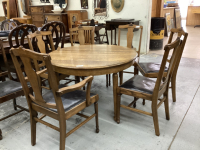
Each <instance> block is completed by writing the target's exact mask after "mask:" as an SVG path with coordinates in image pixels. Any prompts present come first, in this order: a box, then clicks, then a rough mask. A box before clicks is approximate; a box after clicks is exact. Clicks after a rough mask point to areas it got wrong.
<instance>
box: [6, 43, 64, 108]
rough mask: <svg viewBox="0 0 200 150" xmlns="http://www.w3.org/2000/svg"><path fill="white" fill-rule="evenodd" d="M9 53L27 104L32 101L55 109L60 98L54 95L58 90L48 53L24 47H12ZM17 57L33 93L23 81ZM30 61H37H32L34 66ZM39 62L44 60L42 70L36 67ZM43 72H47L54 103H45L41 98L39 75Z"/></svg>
mask: <svg viewBox="0 0 200 150" xmlns="http://www.w3.org/2000/svg"><path fill="white" fill-rule="evenodd" d="M10 53H11V56H12V60H13V62H14V65H15V68H16V70H17V74H18V77H19V79H20V82H21V84H22V86H23V90H24V93H25V95H26V98H27V101H28V103H29V106H30V105H31V104H32V102H34V103H36V104H39V105H41V106H43V107H47V108H53V109H57V107H56V105H57V102H58V101H57V100H59V102H61V99H59V98H60V97H59V96H56V93H55V92H56V91H58V83H57V80H56V75H55V72H54V71H53V67H52V64H51V57H50V56H49V55H48V54H43V53H37V52H34V51H32V50H27V49H24V48H22V47H19V48H12V49H11V50H10ZM18 58H20V59H21V61H22V63H23V65H24V70H25V73H26V75H27V77H28V81H29V82H30V85H31V87H32V89H33V92H34V95H33V94H32V93H31V91H30V90H29V88H28V85H27V83H26V81H25V78H24V75H23V73H22V70H21V68H20V64H19V59H18ZM32 62H37V64H36V63H34V66H33V63H32ZM39 62H44V63H45V66H46V68H45V69H43V70H40V69H39V68H38V65H39V64H38V63H39ZM44 72H47V73H48V80H49V82H50V85H51V89H52V92H53V95H54V98H55V101H56V104H49V103H46V101H45V100H44V99H43V96H42V90H41V88H42V87H41V77H40V75H41V74H43V73H44ZM59 102H58V103H59Z"/></svg>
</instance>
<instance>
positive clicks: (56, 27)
mask: <svg viewBox="0 0 200 150" xmlns="http://www.w3.org/2000/svg"><path fill="white" fill-rule="evenodd" d="M41 31H51V33H52V37H53V42H54V47H55V50H57V49H58V47H59V44H61V48H64V43H65V35H66V29H65V25H64V24H63V23H62V22H60V21H52V22H49V23H46V24H44V25H43V26H42V28H41ZM45 41H46V42H45V43H49V39H48V36H47V37H46V39H45ZM46 47H47V46H46ZM47 53H48V50H47Z"/></svg>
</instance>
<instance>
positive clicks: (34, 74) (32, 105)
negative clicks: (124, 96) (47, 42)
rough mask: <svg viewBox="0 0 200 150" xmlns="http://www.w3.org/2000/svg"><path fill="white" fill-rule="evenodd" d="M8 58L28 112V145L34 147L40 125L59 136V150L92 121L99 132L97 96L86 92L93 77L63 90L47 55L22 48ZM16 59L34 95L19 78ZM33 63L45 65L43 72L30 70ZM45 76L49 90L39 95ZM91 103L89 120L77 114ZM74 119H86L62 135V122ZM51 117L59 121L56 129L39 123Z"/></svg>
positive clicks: (19, 73)
mask: <svg viewBox="0 0 200 150" xmlns="http://www.w3.org/2000/svg"><path fill="white" fill-rule="evenodd" d="M11 56H12V59H13V61H14V64H15V67H16V69H17V73H18V76H19V77H20V81H21V83H22V86H23V89H24V92H25V95H26V99H27V102H28V105H29V110H30V120H31V121H30V122H31V144H32V145H33V146H34V145H35V144H36V123H37V122H40V123H42V124H44V125H46V126H49V127H50V128H52V129H54V130H57V131H59V132H60V150H65V138H66V137H68V136H69V135H70V134H72V133H73V132H74V131H76V130H77V129H78V128H80V127H81V126H83V125H84V124H85V123H87V122H88V121H89V120H91V119H92V118H93V117H95V118H96V133H98V132H99V124H98V103H97V101H98V99H99V97H98V95H95V94H91V93H90V88H91V84H92V80H93V77H92V76H90V77H88V78H87V79H85V80H84V81H82V82H80V83H78V84H75V85H72V86H68V87H66V86H64V85H58V82H57V81H56V80H55V79H56V74H55V72H54V71H53V67H52V64H51V57H50V56H49V55H47V54H39V53H36V52H34V51H32V50H25V49H23V48H21V47H20V48H19V49H12V50H11ZM17 57H20V58H21V60H22V62H23V64H24V66H25V72H26V74H27V77H28V79H29V81H30V84H31V86H32V88H33V91H34V95H33V94H32V93H31V92H30V91H29V89H28V86H27V83H26V81H25V79H24V78H23V74H22V71H21V68H20V65H19V62H18V59H17ZM32 61H34V62H35V63H34V64H35V66H37V65H38V64H37V62H39V61H42V62H45V65H46V69H43V70H39V69H38V68H37V67H36V69H35V70H34V68H32V64H31V62H32ZM46 71H47V72H48V75H49V82H50V85H51V88H52V90H51V91H49V92H47V93H46V94H44V95H42V91H41V85H40V84H38V83H40V74H41V73H43V72H46ZM86 84H87V90H86V91H83V90H80V89H81V88H82V87H83V86H85V85H86ZM93 103H94V106H95V113H94V114H93V115H91V116H86V115H84V114H82V113H79V112H80V111H82V110H83V109H85V108H86V107H88V106H90V105H91V104H93ZM38 112H40V113H42V114H44V115H42V116H41V117H38ZM74 115H79V116H81V117H83V118H86V120H84V121H83V122H82V123H80V124H79V125H78V126H76V127H75V128H74V129H72V130H71V131H69V132H68V133H67V134H66V120H68V119H69V118H71V117H72V116H74ZM45 116H48V117H51V118H53V119H55V120H58V121H59V127H56V126H54V125H52V124H49V123H47V122H46V121H43V120H42V119H43V118H44V117H45Z"/></svg>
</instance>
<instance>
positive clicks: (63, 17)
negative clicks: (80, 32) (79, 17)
mask: <svg viewBox="0 0 200 150" xmlns="http://www.w3.org/2000/svg"><path fill="white" fill-rule="evenodd" d="M44 16H45V18H47V22H51V21H61V22H63V23H64V24H65V28H66V32H67V33H69V27H68V15H67V13H61V14H54V13H45V14H44Z"/></svg>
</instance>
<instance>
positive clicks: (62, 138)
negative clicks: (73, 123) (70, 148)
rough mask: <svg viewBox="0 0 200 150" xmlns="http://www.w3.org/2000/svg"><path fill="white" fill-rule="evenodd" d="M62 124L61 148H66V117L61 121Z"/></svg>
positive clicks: (63, 149)
mask: <svg viewBox="0 0 200 150" xmlns="http://www.w3.org/2000/svg"><path fill="white" fill-rule="evenodd" d="M59 124H60V150H65V139H66V121H65V119H64V117H63V118H62V119H61V120H60V121H59Z"/></svg>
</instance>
